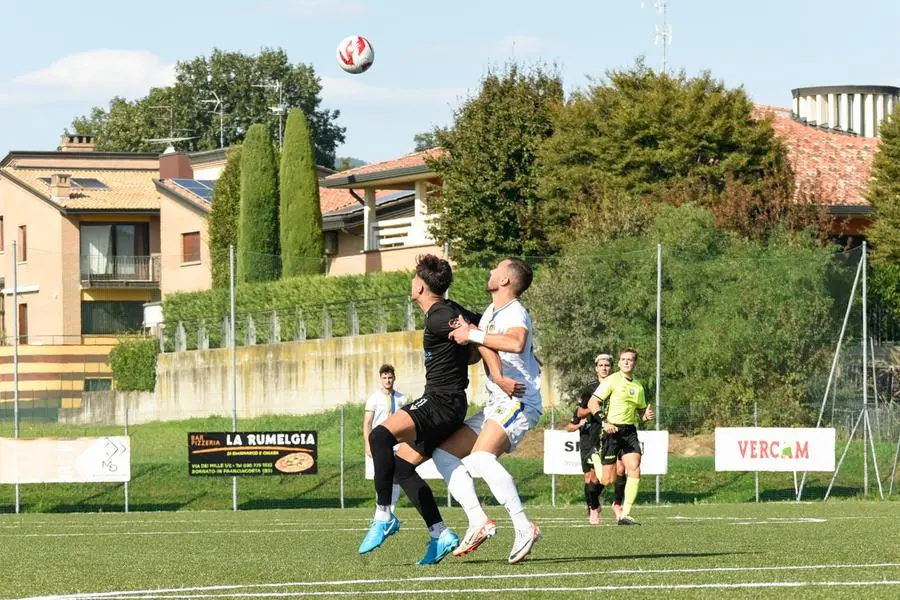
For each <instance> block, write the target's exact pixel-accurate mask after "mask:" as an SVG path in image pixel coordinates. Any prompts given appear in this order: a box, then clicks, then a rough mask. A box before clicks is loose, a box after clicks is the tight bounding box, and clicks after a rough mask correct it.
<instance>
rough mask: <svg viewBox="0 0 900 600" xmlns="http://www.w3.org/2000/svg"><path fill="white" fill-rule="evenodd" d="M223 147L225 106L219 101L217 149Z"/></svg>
mask: <svg viewBox="0 0 900 600" xmlns="http://www.w3.org/2000/svg"><path fill="white" fill-rule="evenodd" d="M224 147H225V105H224V104H222V102H221V100H220V101H219V148H224Z"/></svg>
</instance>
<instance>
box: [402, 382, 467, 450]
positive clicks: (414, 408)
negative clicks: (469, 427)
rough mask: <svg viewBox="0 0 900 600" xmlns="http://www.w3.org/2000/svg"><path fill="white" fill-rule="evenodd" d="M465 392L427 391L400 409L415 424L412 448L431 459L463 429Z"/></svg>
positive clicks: (465, 402)
mask: <svg viewBox="0 0 900 600" xmlns="http://www.w3.org/2000/svg"><path fill="white" fill-rule="evenodd" d="M468 408H469V406H468V401H467V400H466V393H465V392H441V391H426V392H425V395H424V396H422V397H421V398H419V399H418V400H416V401H415V402H413V403H411V404H407V405H406V406H404V407H403V409H402V410H405V411H406V412H407V413H409V416H410V417H411V418H412V420H413V423H415V425H416V443H415V449H416V451H417V452H419V453H420V454H422V456H425V457H431V453H432V452H434V449H435V448H437V447H438V446H440V445H441V444H443V443H444V441H445V440H446V439H447V438H448V437H450V436H451V435H453V434H454V433H456V431H457V430H458V429H459V428H460V427H462V426H463V424H464V423H465V420H466V411H467V410H468Z"/></svg>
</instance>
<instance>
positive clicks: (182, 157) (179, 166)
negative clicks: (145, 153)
mask: <svg viewBox="0 0 900 600" xmlns="http://www.w3.org/2000/svg"><path fill="white" fill-rule="evenodd" d="M159 178H160V179H193V178H194V167H193V166H191V157H190V156H188V155H187V154H185V153H184V152H170V153H164V154H160V155H159Z"/></svg>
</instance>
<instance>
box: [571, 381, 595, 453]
mask: <svg viewBox="0 0 900 600" xmlns="http://www.w3.org/2000/svg"><path fill="white" fill-rule="evenodd" d="M598 385H599V384H598V383H596V382H594V383H589V384H587V385H586V386H584V389H582V390H581V393H579V394H578V404H577V405H576V407H575V411H574V412H573V413H572V423H578V422H579V421H581V419H580V418H578V409H579V408H587V407H588V402H589V401H590V399H591V396H592V395H593V394H594V390H596V389H597V386H598ZM579 431H580V432H581V437H582V439H583V440H584V441H587V440H596V439H598V437H599V435H600V421H598V420H597V418H596V417H595V416H594V415H588V416H587V417H586V420H585V422H584V425H582V426H581V429H579Z"/></svg>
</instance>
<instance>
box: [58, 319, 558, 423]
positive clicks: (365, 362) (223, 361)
mask: <svg viewBox="0 0 900 600" xmlns="http://www.w3.org/2000/svg"><path fill="white" fill-rule="evenodd" d="M384 362H389V363H391V364H393V365H394V367H395V369H396V370H397V389H398V390H400V391H401V392H403V393H405V394H408V395H410V396H411V397H413V398H416V397H418V396H420V395H421V394H422V391H423V390H424V387H425V369H424V367H423V364H422V332H421V331H404V332H396V333H381V334H374V335H364V336H357V337H342V338H333V339H330V340H310V341H306V342H286V343H282V344H269V345H265V346H251V347H242V348H238V349H237V372H238V376H237V383H238V387H237V406H238V418H252V417H258V416H262V415H272V414H282V415H284V414H288V415H303V414H309V413H317V412H321V411H324V410H328V409H332V408H336V407H337V406H339V405H341V404H346V403H351V402H363V401H364V400H365V399H366V398H367V397H368V396H369V395H370V394H371V393H372V392H374V391H375V390H376V389H377V385H378V368H379V366H381V364H382V363H384ZM230 368H231V355H230V350H229V349H215V350H195V351H189V352H180V353H173V354H162V355H160V357H159V363H158V367H157V384H156V392H155V393H153V394H149V393H143V394H138V393H117V394H101V393H94V394H86V395H85V398H84V403H83V407H82V408H81V409H73V410H71V411H68V412H67V413H66V414H65V415H64V416H61V420H62V419H65V420H67V421H68V422H72V423H84V424H88V423H95V424H101V423H102V424H117V425H122V424H124V415H125V405H126V403H127V405H128V410H129V422H130V423H132V424H139V423H146V422H150V421H172V420H180V419H188V418H195V417H206V416H211V415H220V416H228V415H231V412H232V403H231V377H230ZM469 377H470V384H469V390H468V396H469V402H470V403H472V402H474V403H477V404H481V403H483V402H484V401H485V400H486V397H485V394H484V379H483V369H482V367H481V366H480V365H478V366H474V367H472V368H471V369H470V370H469ZM554 380H555V378H554V376H553V373H552V372H548V371H547V370H546V369H545V371H544V374H543V397H544V404H545V405H548V406H549V404H551V403H553V402H556V403H559V394H558V392H557V390H556V386H555V382H554Z"/></svg>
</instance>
